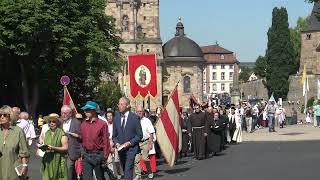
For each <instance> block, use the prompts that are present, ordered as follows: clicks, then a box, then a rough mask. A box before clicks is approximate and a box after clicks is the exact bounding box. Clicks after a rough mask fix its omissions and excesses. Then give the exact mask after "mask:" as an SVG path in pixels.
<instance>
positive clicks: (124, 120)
mask: <svg viewBox="0 0 320 180" xmlns="http://www.w3.org/2000/svg"><path fill="white" fill-rule="evenodd" d="M121 119H122V120H121V128H122V130H124V125H125V123H126V116H125V115H122V116H121Z"/></svg>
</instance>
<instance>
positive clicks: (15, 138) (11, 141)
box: [0, 106, 30, 180]
mask: <svg viewBox="0 0 320 180" xmlns="http://www.w3.org/2000/svg"><path fill="white" fill-rule="evenodd" d="M16 117H17V116H15V114H14V112H13V111H12V108H11V107H10V106H3V107H2V108H0V126H1V128H0V154H1V156H0V167H1V168H0V179H11V180H19V179H20V178H24V177H26V175H27V171H28V158H29V156H30V155H29V152H28V146H27V141H26V137H25V135H24V132H23V130H22V129H21V128H20V127H18V126H12V125H11V123H12V122H13V121H16V119H15V118H16ZM18 166H19V167H21V168H19V170H20V171H19V174H17V172H16V171H15V168H16V167H18ZM19 176H20V177H19Z"/></svg>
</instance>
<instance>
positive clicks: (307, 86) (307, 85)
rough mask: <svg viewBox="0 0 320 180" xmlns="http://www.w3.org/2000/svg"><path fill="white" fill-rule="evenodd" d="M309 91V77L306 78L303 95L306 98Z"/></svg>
mask: <svg viewBox="0 0 320 180" xmlns="http://www.w3.org/2000/svg"><path fill="white" fill-rule="evenodd" d="M308 91H309V79H308V76H307V77H306V81H305V82H304V83H303V92H302V95H303V96H305V95H306V93H307V92H308Z"/></svg>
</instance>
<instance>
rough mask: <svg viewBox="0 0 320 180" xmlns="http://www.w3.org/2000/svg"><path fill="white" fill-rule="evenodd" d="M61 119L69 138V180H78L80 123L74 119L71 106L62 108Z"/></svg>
mask: <svg viewBox="0 0 320 180" xmlns="http://www.w3.org/2000/svg"><path fill="white" fill-rule="evenodd" d="M61 119H62V120H63V130H64V132H65V133H66V135H67V137H68V159H67V168H68V179H69V180H74V179H77V175H76V172H75V167H74V163H75V161H76V160H77V159H78V158H79V157H80V143H79V141H78V137H79V131H80V124H81V123H80V121H79V120H78V119H76V118H73V117H72V109H71V108H70V106H67V105H64V106H62V108H61Z"/></svg>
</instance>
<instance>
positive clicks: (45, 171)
mask: <svg viewBox="0 0 320 180" xmlns="http://www.w3.org/2000/svg"><path fill="white" fill-rule="evenodd" d="M48 125H49V130H48V131H47V132H46V133H45V138H44V145H43V146H42V147H39V148H40V149H41V150H43V151H45V154H44V156H43V158H42V164H41V172H42V177H43V179H44V180H50V179H56V180H67V179H68V172H67V171H68V170H67V158H66V157H67V156H66V155H67V151H68V138H67V136H66V134H65V132H64V131H63V129H62V128H60V118H59V115H58V114H56V113H51V114H49V116H48Z"/></svg>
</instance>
